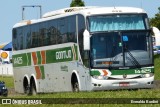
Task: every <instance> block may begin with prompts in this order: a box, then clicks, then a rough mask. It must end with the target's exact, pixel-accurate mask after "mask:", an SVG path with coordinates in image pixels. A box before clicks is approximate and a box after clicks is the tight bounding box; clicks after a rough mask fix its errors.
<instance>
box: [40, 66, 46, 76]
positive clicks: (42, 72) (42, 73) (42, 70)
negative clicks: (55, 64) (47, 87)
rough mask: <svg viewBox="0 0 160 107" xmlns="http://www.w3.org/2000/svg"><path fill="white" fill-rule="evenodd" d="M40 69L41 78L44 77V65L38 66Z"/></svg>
mask: <svg viewBox="0 0 160 107" xmlns="http://www.w3.org/2000/svg"><path fill="white" fill-rule="evenodd" d="M40 69H41V76H42V77H41V78H42V79H45V73H44V66H40Z"/></svg>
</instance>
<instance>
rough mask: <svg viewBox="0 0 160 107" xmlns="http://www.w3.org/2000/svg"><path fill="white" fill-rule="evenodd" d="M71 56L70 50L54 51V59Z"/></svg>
mask: <svg viewBox="0 0 160 107" xmlns="http://www.w3.org/2000/svg"><path fill="white" fill-rule="evenodd" d="M68 58H72V56H71V50H67V51H59V52H56V60H59V59H68Z"/></svg>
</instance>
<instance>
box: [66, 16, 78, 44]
mask: <svg viewBox="0 0 160 107" xmlns="http://www.w3.org/2000/svg"><path fill="white" fill-rule="evenodd" d="M67 19H68V26H67V28H68V32H67V40H68V42H77V39H76V38H77V34H76V16H70V17H68V18H67Z"/></svg>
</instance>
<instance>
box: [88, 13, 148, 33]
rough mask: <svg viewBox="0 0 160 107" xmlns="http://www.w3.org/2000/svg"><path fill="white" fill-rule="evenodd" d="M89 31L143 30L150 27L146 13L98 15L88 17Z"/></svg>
mask: <svg viewBox="0 0 160 107" xmlns="http://www.w3.org/2000/svg"><path fill="white" fill-rule="evenodd" d="M88 20H89V31H90V32H99V31H115V30H142V29H146V28H147V27H148V25H147V23H146V21H147V20H148V19H147V15H146V14H121V15H114V14H113V15H97V16H90V17H88Z"/></svg>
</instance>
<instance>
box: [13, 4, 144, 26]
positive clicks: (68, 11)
mask: <svg viewBox="0 0 160 107" xmlns="http://www.w3.org/2000/svg"><path fill="white" fill-rule="evenodd" d="M122 13H146V12H145V11H144V10H143V9H141V8H135V7H96V6H88V7H71V8H64V9H60V10H55V11H51V12H48V13H45V14H44V15H43V16H42V18H41V19H34V20H23V21H21V22H19V23H17V24H15V25H14V26H13V28H16V27H20V26H25V25H30V24H34V23H38V22H43V21H47V20H52V19H56V18H61V17H65V16H70V15H74V14H82V15H84V16H91V15H98V14H122Z"/></svg>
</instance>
